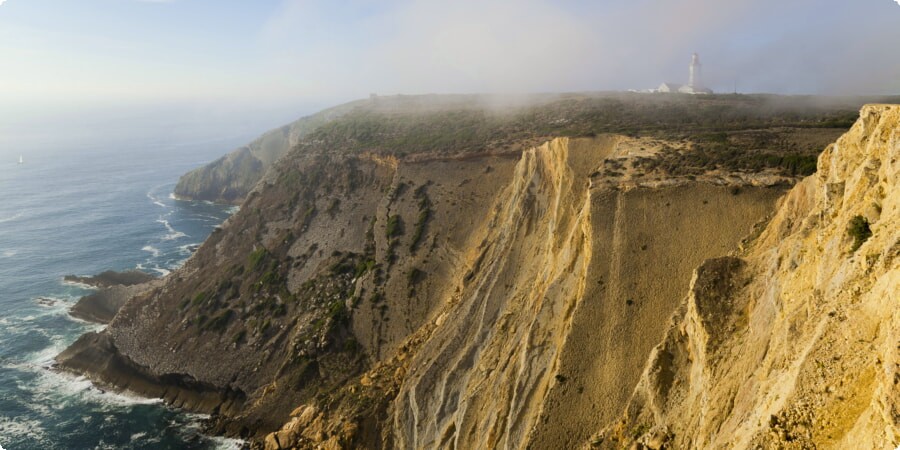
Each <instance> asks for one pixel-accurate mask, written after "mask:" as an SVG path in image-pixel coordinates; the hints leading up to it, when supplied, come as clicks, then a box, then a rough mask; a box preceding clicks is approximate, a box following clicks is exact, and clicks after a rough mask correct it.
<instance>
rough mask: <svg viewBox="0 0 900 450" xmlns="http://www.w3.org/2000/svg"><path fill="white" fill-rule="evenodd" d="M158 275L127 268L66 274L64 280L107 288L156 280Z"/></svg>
mask: <svg viewBox="0 0 900 450" xmlns="http://www.w3.org/2000/svg"><path fill="white" fill-rule="evenodd" d="M155 279H156V277H154V276H153V275H150V274H148V273H147V272H141V271H140V270H126V271H125V272H116V271H113V270H107V271H105V272H102V273H99V274H97V275H94V276H87V277H82V276H78V275H66V276H65V277H63V280H64V281H66V282H67V283H79V284H84V285H87V286H90V287H93V288H106V287H111V286H134V285H135V284H141V283H146V282H148V281H153V280H155Z"/></svg>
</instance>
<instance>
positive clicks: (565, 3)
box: [0, 0, 900, 144]
mask: <svg viewBox="0 0 900 450" xmlns="http://www.w3.org/2000/svg"><path fill="white" fill-rule="evenodd" d="M693 52H698V53H699V54H700V59H701V61H702V62H703V64H704V66H703V67H704V81H705V82H706V84H707V85H709V86H710V87H711V88H713V89H714V90H717V91H728V92H730V91H732V90H734V89H735V87H737V89H738V90H739V91H741V92H771V93H783V94H827V95H837V94H897V93H900V0H852V1H851V0H752V1H751V0H729V1H723V0H593V1H589V0H453V1H446V0H432V1H429V0H398V1H386V0H380V1H379V0H343V1H342V0H252V1H251V0H77V1H75V0H0V144H2V142H3V135H4V134H6V135H7V136H9V135H11V134H16V133H19V134H28V135H33V134H35V133H37V132H39V130H41V128H42V127H43V126H45V125H46V124H50V123H53V124H79V125H80V129H82V130H84V129H88V128H90V127H94V128H97V127H100V126H104V125H106V126H107V128H110V127H109V126H108V125H109V124H110V123H112V124H118V125H117V126H119V127H121V128H122V129H123V130H127V129H128V126H129V125H128V124H134V123H136V122H138V123H146V124H149V123H154V124H157V125H158V126H163V125H159V124H161V123H163V124H165V123H167V124H168V125H165V126H169V127H172V126H175V125H174V124H184V123H191V124H197V125H198V126H199V125H200V124H206V125H208V126H209V127H212V128H215V127H228V128H229V129H231V130H234V131H235V132H238V131H240V132H251V131H254V130H256V129H258V128H261V129H265V128H272V127H274V126H276V125H278V124H280V123H284V122H287V121H289V120H292V119H295V118H297V117H299V116H301V115H303V114H308V113H311V112H314V111H315V110H317V109H320V108H323V107H326V106H330V105H334V104H337V103H341V102H344V101H348V100H352V99H356V98H361V97H366V96H368V94H369V93H379V94H393V93H404V94H419V93H471V92H491V93H530V92H568V91H590V90H625V89H646V88H652V87H655V86H657V85H659V84H660V83H661V82H663V81H670V82H686V79H687V66H688V64H689V62H690V55H691V53H693ZM23 130H30V131H27V132H26V131H23ZM123 133H126V134H127V131H123Z"/></svg>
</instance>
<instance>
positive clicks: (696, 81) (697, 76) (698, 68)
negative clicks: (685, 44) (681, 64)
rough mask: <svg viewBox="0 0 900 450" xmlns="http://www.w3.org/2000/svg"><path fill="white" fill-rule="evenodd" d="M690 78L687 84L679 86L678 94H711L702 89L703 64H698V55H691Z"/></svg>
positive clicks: (709, 91)
mask: <svg viewBox="0 0 900 450" xmlns="http://www.w3.org/2000/svg"><path fill="white" fill-rule="evenodd" d="M690 70H691V72H690V77H689V78H688V84H687V85H686V86H681V88H679V89H678V92H681V93H684V94H712V91H711V90H709V89H707V88H705V87H703V64H700V55H698V54H696V53H694V54H693V55H691V67H690Z"/></svg>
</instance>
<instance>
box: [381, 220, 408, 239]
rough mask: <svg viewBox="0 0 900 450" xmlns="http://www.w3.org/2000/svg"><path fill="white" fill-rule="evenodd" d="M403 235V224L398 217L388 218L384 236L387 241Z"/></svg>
mask: <svg viewBox="0 0 900 450" xmlns="http://www.w3.org/2000/svg"><path fill="white" fill-rule="evenodd" d="M402 233H403V222H402V221H401V219H400V216H398V215H396V214H394V215H393V216H390V217H388V221H387V226H386V227H385V230H384V234H385V236H387V238H388V239H390V238H392V237H395V236H399V235H401V234H402Z"/></svg>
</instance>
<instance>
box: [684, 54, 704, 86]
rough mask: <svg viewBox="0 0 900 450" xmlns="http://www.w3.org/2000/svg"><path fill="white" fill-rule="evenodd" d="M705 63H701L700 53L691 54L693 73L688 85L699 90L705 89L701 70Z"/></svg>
mask: <svg viewBox="0 0 900 450" xmlns="http://www.w3.org/2000/svg"><path fill="white" fill-rule="evenodd" d="M702 69H703V65H701V64H700V55H698V54H696V53H694V55H693V56H691V75H690V78H688V87H690V88H691V89H693V90H695V91H697V90H700V89H703V81H702V78H701V70H702Z"/></svg>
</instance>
